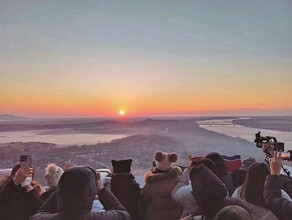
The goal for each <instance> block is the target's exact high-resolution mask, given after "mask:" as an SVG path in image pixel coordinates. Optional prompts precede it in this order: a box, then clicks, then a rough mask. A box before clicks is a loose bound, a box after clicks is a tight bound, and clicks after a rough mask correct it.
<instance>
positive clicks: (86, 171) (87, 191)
mask: <svg viewBox="0 0 292 220" xmlns="http://www.w3.org/2000/svg"><path fill="white" fill-rule="evenodd" d="M96 194H97V179H96V174H95V171H94V170H92V169H90V168H87V167H75V168H71V169H69V170H67V171H65V172H64V174H63V175H62V177H61V179H60V181H59V184H58V186H57V191H56V193H55V194H53V195H52V196H51V197H50V198H49V199H48V200H47V202H46V203H45V205H44V206H47V208H46V207H42V208H41V211H40V213H37V214H35V215H34V216H32V217H31V218H30V219H31V220H130V216H129V214H128V213H127V212H126V210H125V208H124V207H123V206H122V204H121V203H120V202H119V201H118V200H117V198H116V197H115V196H114V195H113V194H112V193H111V191H110V190H109V189H107V188H103V189H102V190H101V191H99V192H98V197H99V200H100V202H101V203H102V204H103V206H104V209H105V210H106V211H105V212H102V213H98V212H91V208H92V203H93V200H94V198H95V196H96ZM56 204H57V210H56ZM54 209H55V210H54ZM48 210H50V212H48Z"/></svg>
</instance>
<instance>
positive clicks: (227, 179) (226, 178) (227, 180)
mask: <svg viewBox="0 0 292 220" xmlns="http://www.w3.org/2000/svg"><path fill="white" fill-rule="evenodd" d="M219 179H220V180H221V181H222V182H223V183H224V184H225V186H226V189H227V191H228V194H229V196H232V194H233V192H234V190H235V187H234V184H233V180H232V176H231V174H230V173H229V172H226V173H225V174H223V175H222V176H219Z"/></svg>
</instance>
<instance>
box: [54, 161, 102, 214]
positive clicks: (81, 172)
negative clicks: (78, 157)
mask: <svg viewBox="0 0 292 220" xmlns="http://www.w3.org/2000/svg"><path fill="white" fill-rule="evenodd" d="M96 194H97V178H96V174H95V171H94V170H93V169H91V168H88V167H74V168H71V169H69V170H67V171H65V172H64V174H63V175H62V177H61V179H60V181H59V184H58V187H57V197H58V209H59V211H61V212H64V213H67V214H68V213H71V214H74V213H76V212H80V210H84V211H85V212H87V211H90V210H91V207H92V203H93V200H94V198H95V195H96ZM69 210H71V211H69ZM72 210H74V212H72Z"/></svg>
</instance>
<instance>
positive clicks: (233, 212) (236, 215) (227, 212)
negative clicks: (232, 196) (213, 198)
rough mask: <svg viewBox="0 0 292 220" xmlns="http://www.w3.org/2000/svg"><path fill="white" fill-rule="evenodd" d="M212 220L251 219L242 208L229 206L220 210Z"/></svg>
mask: <svg viewBox="0 0 292 220" xmlns="http://www.w3.org/2000/svg"><path fill="white" fill-rule="evenodd" d="M214 220H252V218H251V216H250V214H249V213H248V212H247V211H246V210H245V209H244V208H242V207H240V206H237V205H230V206H226V207H224V208H223V209H221V210H220V211H219V212H218V213H217V214H216V217H215V219H214Z"/></svg>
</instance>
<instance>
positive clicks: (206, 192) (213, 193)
mask: <svg viewBox="0 0 292 220" xmlns="http://www.w3.org/2000/svg"><path fill="white" fill-rule="evenodd" d="M190 179H191V182H192V190H193V195H194V197H195V200H196V202H197V203H198V204H199V205H203V206H205V205H207V206H212V205H216V204H218V203H220V202H222V201H223V200H224V198H225V197H226V196H227V189H226V187H225V185H224V184H223V183H222V182H221V180H220V179H219V178H218V177H217V176H216V175H215V174H214V173H213V172H212V171H211V170H209V169H208V168H207V167H205V166H200V167H198V168H195V169H193V170H192V171H191V175H190Z"/></svg>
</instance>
